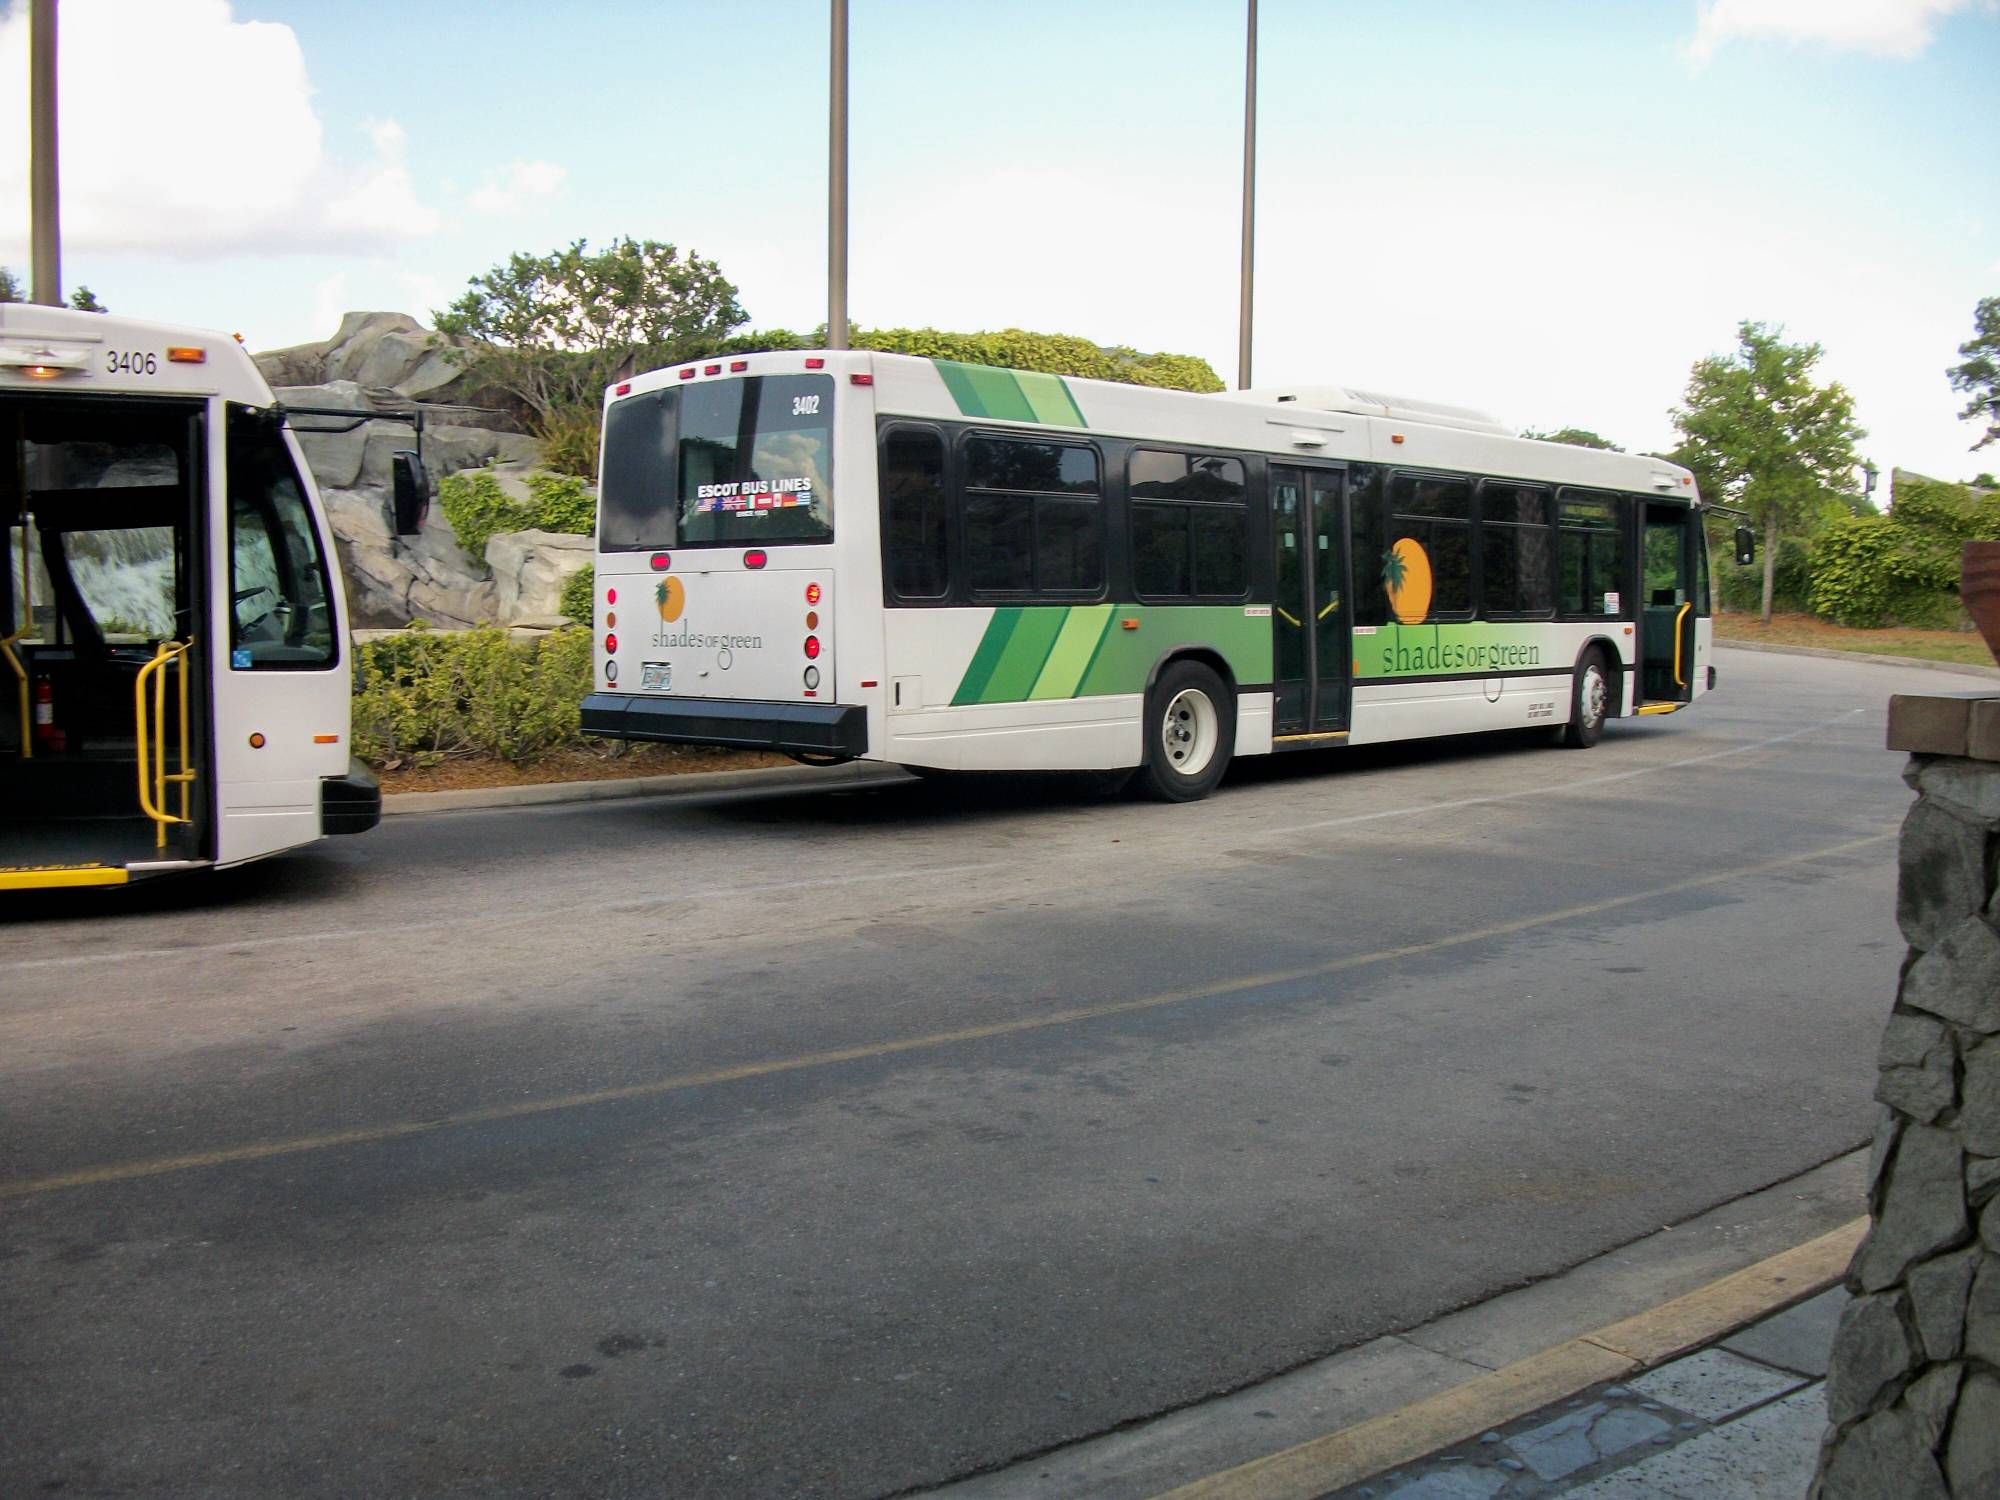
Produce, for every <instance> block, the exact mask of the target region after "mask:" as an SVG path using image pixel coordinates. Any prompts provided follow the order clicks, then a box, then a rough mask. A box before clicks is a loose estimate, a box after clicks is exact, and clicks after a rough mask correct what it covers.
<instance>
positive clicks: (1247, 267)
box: [1236, 0, 1257, 391]
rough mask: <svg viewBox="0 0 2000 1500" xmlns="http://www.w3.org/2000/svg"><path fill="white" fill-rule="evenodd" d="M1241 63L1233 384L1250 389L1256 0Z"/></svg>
mask: <svg viewBox="0 0 2000 1500" xmlns="http://www.w3.org/2000/svg"><path fill="white" fill-rule="evenodd" d="M1247 31H1248V36H1249V41H1248V44H1247V46H1246V49H1245V57H1244V63H1243V286H1242V291H1241V294H1240V295H1241V300H1240V302H1239V303H1238V306H1237V309H1236V388H1237V389H1238V390H1239V391H1247V390H1248V389H1250V281H1251V269H1252V266H1253V264H1254V262H1255V260H1256V253H1257V0H1250V15H1249V20H1248V26H1247Z"/></svg>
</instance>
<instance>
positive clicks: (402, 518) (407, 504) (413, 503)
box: [392, 448, 431, 536]
mask: <svg viewBox="0 0 2000 1500" xmlns="http://www.w3.org/2000/svg"><path fill="white" fill-rule="evenodd" d="M392 466H393V472H394V474H395V480H396V491H395V517H394V520H395V523H396V535H397V536H415V535H416V534H417V533H418V532H419V531H421V530H422V529H423V525H424V518H425V517H426V516H428V515H429V514H430V513H431V479H430V475H428V474H426V473H425V472H424V461H423V460H422V459H421V458H418V457H417V455H416V454H415V453H414V452H412V451H411V450H410V449H408V448H405V449H402V450H401V451H399V452H398V453H396V454H395V456H394V458H393V459H392Z"/></svg>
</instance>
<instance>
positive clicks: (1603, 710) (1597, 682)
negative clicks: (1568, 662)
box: [1562, 651, 1611, 750]
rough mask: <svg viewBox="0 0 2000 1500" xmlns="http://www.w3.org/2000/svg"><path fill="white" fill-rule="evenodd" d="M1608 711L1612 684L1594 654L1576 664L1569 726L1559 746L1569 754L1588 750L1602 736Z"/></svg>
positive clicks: (1598, 654)
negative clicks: (1568, 748)
mask: <svg viewBox="0 0 2000 1500" xmlns="http://www.w3.org/2000/svg"><path fill="white" fill-rule="evenodd" d="M1610 710H1611V682H1610V679H1609V677H1608V676H1607V675H1606V673H1605V670H1604V655H1603V653H1602V652H1598V651H1593V652H1591V653H1590V654H1589V655H1588V656H1586V657H1584V659H1583V660H1582V661H1580V662H1578V663H1577V667H1576V677H1575V679H1574V680H1573V681H1572V683H1571V684H1570V691H1569V724H1568V725H1567V726H1566V727H1565V728H1564V729H1563V735H1562V742H1563V743H1564V744H1565V745H1567V746H1569V747H1570V749H1572V750H1588V749H1589V748H1590V747H1591V746H1592V745H1594V744H1596V743H1597V742H1598V740H1599V739H1601V738H1602V737H1603V735H1604V716H1605V715H1606V714H1607V713H1609V712H1610Z"/></svg>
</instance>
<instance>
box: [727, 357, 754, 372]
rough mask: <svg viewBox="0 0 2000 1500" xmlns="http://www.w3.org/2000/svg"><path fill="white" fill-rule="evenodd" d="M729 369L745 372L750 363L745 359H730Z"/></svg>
mask: <svg viewBox="0 0 2000 1500" xmlns="http://www.w3.org/2000/svg"><path fill="white" fill-rule="evenodd" d="M729 368H730V369H731V370H747V369H749V368H750V361H749V360H747V359H732V360H731V361H730V362H729Z"/></svg>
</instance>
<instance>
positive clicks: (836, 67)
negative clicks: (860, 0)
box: [826, 0, 847, 349]
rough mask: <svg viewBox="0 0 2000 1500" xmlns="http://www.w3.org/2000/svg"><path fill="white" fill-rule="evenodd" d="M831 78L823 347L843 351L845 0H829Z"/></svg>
mask: <svg viewBox="0 0 2000 1500" xmlns="http://www.w3.org/2000/svg"><path fill="white" fill-rule="evenodd" d="M831 51H832V53H833V76H832V79H831V82H830V86H829V88H828V89H827V98H828V107H829V109H830V111H831V114H832V119H831V120H830V121H829V123H828V128H827V137H828V141H829V153H830V160H829V161H828V163H827V174H826V175H827V194H826V196H827V208H826V346H827V348H829V349H845V348H846V347H847V0H833V45H832V48H831Z"/></svg>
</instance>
